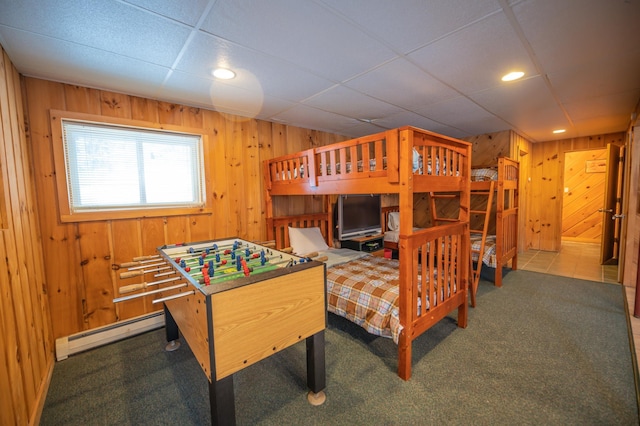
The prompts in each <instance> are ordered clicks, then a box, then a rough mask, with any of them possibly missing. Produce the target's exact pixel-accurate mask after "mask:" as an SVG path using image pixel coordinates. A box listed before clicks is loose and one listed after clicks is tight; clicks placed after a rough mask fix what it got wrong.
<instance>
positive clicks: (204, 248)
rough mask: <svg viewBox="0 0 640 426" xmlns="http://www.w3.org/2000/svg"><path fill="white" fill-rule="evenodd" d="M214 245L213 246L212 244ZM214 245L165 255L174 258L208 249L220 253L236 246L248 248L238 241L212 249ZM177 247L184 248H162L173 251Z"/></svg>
mask: <svg viewBox="0 0 640 426" xmlns="http://www.w3.org/2000/svg"><path fill="white" fill-rule="evenodd" d="M236 243H237V245H236ZM214 245H215V244H214ZM214 245H211V246H208V247H200V248H198V249H194V248H193V247H191V249H187V250H182V251H175V252H173V251H172V252H171V253H166V254H168V255H170V256H174V255H179V254H193V253H202V252H203V251H207V249H209V251H211V250H215V251H220V250H226V249H227V248H228V247H234V246H236V248H238V247H242V246H243V245H246V246H248V245H249V243H243V242H240V241H235V242H234V243H233V244H225V245H222V246H217V247H216V248H214ZM178 247H186V246H173V247H167V246H165V247H163V249H164V250H173V249H174V248H178Z"/></svg>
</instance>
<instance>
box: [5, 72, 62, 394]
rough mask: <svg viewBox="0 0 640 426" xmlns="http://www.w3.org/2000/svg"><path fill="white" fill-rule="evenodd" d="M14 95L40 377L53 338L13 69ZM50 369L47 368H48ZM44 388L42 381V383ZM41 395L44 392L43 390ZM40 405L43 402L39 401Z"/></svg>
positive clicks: (49, 359)
mask: <svg viewBox="0 0 640 426" xmlns="http://www.w3.org/2000/svg"><path fill="white" fill-rule="evenodd" d="M13 72H14V79H13V80H14V93H15V94H16V101H17V105H18V106H17V108H16V109H17V115H18V123H19V131H20V141H21V142H22V146H23V147H24V148H23V156H22V161H23V170H25V171H27V170H28V174H27V173H25V176H24V177H25V180H28V182H27V184H25V188H28V190H27V191H26V192H25V193H24V194H23V197H24V198H25V200H26V205H25V207H24V209H25V211H26V212H27V215H28V223H29V229H28V230H27V232H26V234H27V238H28V239H29V240H30V242H29V244H30V258H29V259H28V260H27V262H28V264H29V267H30V270H31V271H32V272H33V275H32V276H31V278H30V283H31V284H32V285H30V286H29V288H30V289H31V291H32V294H33V300H34V311H33V316H34V326H35V329H36V332H35V333H34V335H33V336H32V338H34V339H36V342H38V345H39V347H40V348H41V349H42V351H38V354H39V356H40V365H41V366H42V373H43V374H45V373H47V374H49V373H48V372H47V369H50V370H51V371H52V370H53V367H52V364H53V352H54V349H53V348H54V342H53V334H52V329H51V313H50V311H49V302H48V298H47V282H46V279H45V271H44V263H43V259H44V253H43V251H42V234H41V231H40V220H39V217H38V210H37V208H36V205H37V198H36V194H35V187H36V186H35V170H34V169H33V162H32V158H33V152H32V149H31V144H30V143H28V141H29V138H28V134H27V128H26V123H27V120H26V119H25V107H24V103H23V101H22V100H23V99H25V98H26V97H25V94H24V91H23V90H24V85H23V84H22V79H21V78H20V76H19V74H18V71H17V70H15V69H14V71H13ZM49 365H51V367H49ZM42 385H44V381H43V383H42ZM43 391H44V392H46V390H44V389H43ZM41 402H42V403H43V402H44V401H41Z"/></svg>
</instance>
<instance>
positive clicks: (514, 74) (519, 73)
mask: <svg viewBox="0 0 640 426" xmlns="http://www.w3.org/2000/svg"><path fill="white" fill-rule="evenodd" d="M523 75H524V73H523V72H522V71H513V72H510V73H509V74H505V75H504V76H502V81H513V80H517V79H519V78H522V76H523Z"/></svg>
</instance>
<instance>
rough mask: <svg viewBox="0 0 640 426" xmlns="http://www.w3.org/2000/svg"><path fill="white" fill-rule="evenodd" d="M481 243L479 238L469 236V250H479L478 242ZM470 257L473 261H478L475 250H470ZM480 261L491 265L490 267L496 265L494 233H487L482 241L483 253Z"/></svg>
mask: <svg viewBox="0 0 640 426" xmlns="http://www.w3.org/2000/svg"><path fill="white" fill-rule="evenodd" d="M481 243H482V239H481V238H476V237H471V250H475V251H479V250H480V244H481ZM471 258H472V259H473V261H474V262H477V261H478V254H477V253H475V252H471ZM482 261H483V263H484V264H485V265H487V266H491V267H492V268H495V267H496V264H497V262H496V236H495V235H487V239H486V240H485V242H484V254H483V256H482Z"/></svg>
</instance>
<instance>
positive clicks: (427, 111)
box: [416, 96, 509, 135]
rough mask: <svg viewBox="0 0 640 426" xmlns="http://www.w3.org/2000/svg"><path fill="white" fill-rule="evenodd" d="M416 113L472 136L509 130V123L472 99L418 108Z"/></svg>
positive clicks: (443, 102) (446, 101)
mask: <svg viewBox="0 0 640 426" xmlns="http://www.w3.org/2000/svg"><path fill="white" fill-rule="evenodd" d="M416 112H417V113H418V114H420V115H423V116H425V117H429V118H430V119H432V120H434V121H437V122H439V123H443V124H446V125H447V126H450V127H452V128H456V129H460V130H462V131H464V132H465V133H468V134H472V135H477V134H481V133H490V132H496V131H500V130H506V129H508V128H509V125H508V123H505V122H504V121H502V120H501V119H499V118H498V117H496V116H495V115H494V114H492V113H490V112H489V111H487V110H486V109H484V108H482V107H481V106H480V105H478V104H477V103H475V102H473V101H472V100H471V99H468V98H465V97H462V96H459V97H457V98H454V99H448V100H445V101H442V102H438V103H435V104H431V105H428V106H425V107H422V108H417V109H416Z"/></svg>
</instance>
